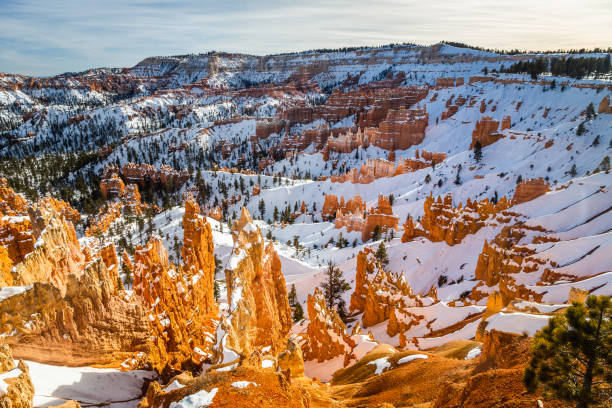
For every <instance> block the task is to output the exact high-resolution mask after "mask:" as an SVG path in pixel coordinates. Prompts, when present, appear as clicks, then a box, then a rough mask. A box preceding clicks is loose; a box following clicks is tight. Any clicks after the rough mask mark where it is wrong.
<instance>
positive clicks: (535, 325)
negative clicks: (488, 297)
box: [485, 312, 551, 337]
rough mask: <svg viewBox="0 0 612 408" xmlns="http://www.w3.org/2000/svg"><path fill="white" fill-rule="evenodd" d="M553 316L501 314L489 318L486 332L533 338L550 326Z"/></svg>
mask: <svg viewBox="0 0 612 408" xmlns="http://www.w3.org/2000/svg"><path fill="white" fill-rule="evenodd" d="M550 318H551V316H546V315H532V314H527V313H504V312H499V313H496V314H494V315H492V316H489V317H488V318H487V320H486V322H487V323H488V324H487V327H486V329H485V330H487V331H490V330H498V331H503V332H508V333H518V334H523V333H527V335H529V336H531V337H533V336H534V335H535V333H536V332H537V331H538V330H540V329H541V328H542V327H544V326H546V325H547V324H548V320H550Z"/></svg>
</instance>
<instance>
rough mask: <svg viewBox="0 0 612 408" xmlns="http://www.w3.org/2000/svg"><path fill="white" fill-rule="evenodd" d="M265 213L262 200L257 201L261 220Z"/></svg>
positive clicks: (264, 204) (264, 205)
mask: <svg viewBox="0 0 612 408" xmlns="http://www.w3.org/2000/svg"><path fill="white" fill-rule="evenodd" d="M241 180H242V179H241ZM265 212H266V203H265V202H264V200H263V198H262V199H261V200H259V214H261V219H262V220H263V218H264V213H265Z"/></svg>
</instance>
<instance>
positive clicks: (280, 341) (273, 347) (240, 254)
mask: <svg viewBox="0 0 612 408" xmlns="http://www.w3.org/2000/svg"><path fill="white" fill-rule="evenodd" d="M252 221H253V220H252V219H251V216H250V214H249V212H248V211H247V209H246V208H244V207H243V209H242V213H241V215H240V218H239V219H238V220H236V221H234V224H233V225H232V236H233V238H234V250H233V252H232V255H231V257H230V260H229V265H228V266H227V268H226V270H225V281H226V284H227V299H228V303H229V305H230V306H229V315H228V316H227V317H224V318H223V322H222V326H221V328H220V331H218V332H217V337H218V341H219V342H220V344H221V345H222V346H223V347H224V348H227V349H230V350H232V351H234V352H235V353H237V354H238V355H240V356H243V357H246V358H248V357H250V356H251V354H252V353H253V352H254V351H255V350H256V349H259V350H261V349H263V348H265V347H270V349H269V350H270V353H271V354H273V355H276V354H278V353H279V352H281V351H283V350H284V349H285V346H286V345H287V338H288V334H289V330H290V329H291V325H292V320H291V308H290V307H289V301H288V298H287V289H286V286H285V278H284V276H283V274H282V272H281V262H280V258H279V257H278V254H277V253H276V250H275V249H274V246H273V245H272V244H271V243H270V244H268V245H267V246H264V241H263V237H262V235H261V232H260V230H259V228H257V227H256V226H255V225H254V224H253V222H252ZM222 352H223V350H218V357H217V360H218V361H221V359H222V356H221V355H220V353H222Z"/></svg>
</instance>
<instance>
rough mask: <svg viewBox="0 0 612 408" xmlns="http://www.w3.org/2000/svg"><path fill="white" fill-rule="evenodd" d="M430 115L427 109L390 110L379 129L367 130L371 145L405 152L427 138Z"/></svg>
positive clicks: (366, 134) (366, 133)
mask: <svg viewBox="0 0 612 408" xmlns="http://www.w3.org/2000/svg"><path fill="white" fill-rule="evenodd" d="M428 123H429V115H428V114H427V112H426V111H425V109H405V108H402V109H398V110H394V109H392V110H389V112H387V116H386V118H385V120H384V121H382V122H381V123H380V124H379V125H378V128H377V129H376V128H366V129H365V131H364V132H365V136H366V137H367V139H368V141H369V142H370V144H372V145H374V146H378V147H380V148H381V149H385V150H405V149H408V148H409V147H410V146H414V145H417V144H420V143H421V142H422V141H423V139H424V138H425V128H426V127H427V124H428Z"/></svg>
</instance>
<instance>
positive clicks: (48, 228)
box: [11, 205, 85, 294]
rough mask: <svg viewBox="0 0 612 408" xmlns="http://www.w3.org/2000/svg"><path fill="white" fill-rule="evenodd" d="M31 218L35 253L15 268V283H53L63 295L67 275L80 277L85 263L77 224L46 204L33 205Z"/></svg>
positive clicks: (31, 253) (33, 251)
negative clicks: (77, 233)
mask: <svg viewBox="0 0 612 408" xmlns="http://www.w3.org/2000/svg"><path fill="white" fill-rule="evenodd" d="M30 220H31V221H32V229H33V235H34V239H36V243H35V245H34V247H33V250H32V252H30V253H29V254H27V256H26V257H25V258H24V259H23V261H22V262H20V263H19V264H17V265H16V266H15V267H14V268H13V270H12V272H11V273H12V275H13V282H14V284H15V285H31V284H33V283H34V282H51V283H52V284H53V285H55V286H56V287H57V288H58V289H59V290H60V292H61V293H62V294H63V293H64V292H65V290H66V285H67V282H68V276H69V275H71V274H75V275H76V276H77V277H78V276H80V274H81V271H82V270H83V267H84V265H85V256H84V255H83V253H82V252H81V247H80V245H79V242H78V240H77V237H76V232H75V230H74V226H73V225H72V223H71V222H70V221H66V220H65V219H64V217H62V216H61V215H60V214H58V213H57V212H56V211H55V209H53V208H50V207H45V206H44V205H37V206H33V207H31V208H30Z"/></svg>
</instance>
